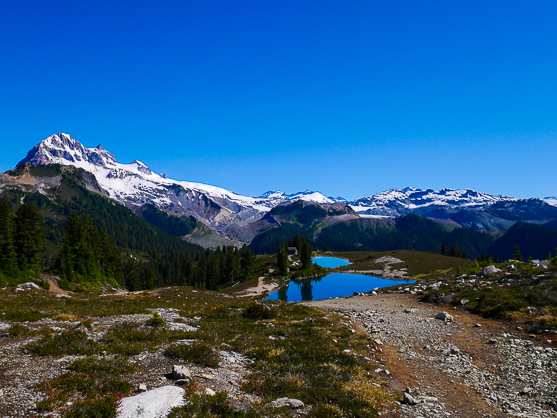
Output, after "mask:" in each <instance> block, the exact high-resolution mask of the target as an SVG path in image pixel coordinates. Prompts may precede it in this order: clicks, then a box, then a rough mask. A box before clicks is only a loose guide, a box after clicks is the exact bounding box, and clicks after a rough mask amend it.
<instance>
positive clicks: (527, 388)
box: [520, 386, 534, 395]
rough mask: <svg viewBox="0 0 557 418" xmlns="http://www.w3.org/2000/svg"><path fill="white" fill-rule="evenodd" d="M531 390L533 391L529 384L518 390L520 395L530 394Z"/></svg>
mask: <svg viewBox="0 0 557 418" xmlns="http://www.w3.org/2000/svg"><path fill="white" fill-rule="evenodd" d="M532 392H534V388H532V387H530V386H525V387H524V389H522V390H521V391H520V394H521V395H530V394H532Z"/></svg>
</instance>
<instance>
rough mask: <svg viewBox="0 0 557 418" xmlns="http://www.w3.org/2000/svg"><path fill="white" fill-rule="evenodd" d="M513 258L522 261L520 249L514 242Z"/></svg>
mask: <svg viewBox="0 0 557 418" xmlns="http://www.w3.org/2000/svg"><path fill="white" fill-rule="evenodd" d="M513 260H516V261H522V254H520V249H519V248H518V245H516V244H514V253H513Z"/></svg>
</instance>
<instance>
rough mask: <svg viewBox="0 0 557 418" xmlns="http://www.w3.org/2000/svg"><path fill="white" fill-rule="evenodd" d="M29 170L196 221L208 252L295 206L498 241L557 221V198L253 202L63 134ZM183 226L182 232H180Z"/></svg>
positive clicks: (285, 197) (429, 194)
mask: <svg viewBox="0 0 557 418" xmlns="http://www.w3.org/2000/svg"><path fill="white" fill-rule="evenodd" d="M26 164H33V165H42V166H44V165H51V164H60V165H64V166H73V167H77V168H80V169H82V170H84V172H86V173H88V174H87V176H86V177H87V178H88V180H87V184H86V185H85V187H87V188H89V189H90V190H94V191H96V192H97V193H100V194H102V195H104V196H107V197H109V198H111V199H113V200H115V201H117V202H118V203H121V204H122V205H124V206H126V207H127V208H129V209H131V210H132V211H134V212H135V213H136V214H138V215H140V216H143V217H145V216H147V217H149V216H150V213H151V212H150V211H149V210H144V209H143V208H144V207H145V206H146V205H148V206H149V205H150V206H152V207H153V208H156V209H157V210H160V211H165V212H166V213H167V214H168V215H171V216H176V215H178V216H186V217H187V216H192V217H194V218H195V219H196V220H197V221H199V222H200V223H202V224H204V225H205V228H199V225H198V227H197V228H196V231H197V233H196V234H195V237H193V236H192V234H190V238H189V239H190V240H193V242H198V243H202V244H203V245H208V246H211V245H212V246H216V245H222V244H223V243H233V244H239V243H249V242H250V240H251V239H253V237H255V236H256V235H257V234H258V233H261V232H263V231H264V230H266V229H268V227H270V226H272V225H273V222H274V220H273V218H272V217H266V214H268V213H269V212H270V211H271V209H273V208H275V207H278V206H280V205H288V204H292V203H293V202H296V201H304V202H313V203H316V204H319V205H335V204H347V205H349V206H350V208H351V210H352V211H353V212H354V213H355V214H358V215H359V216H360V217H366V218H379V219H381V218H395V217H399V216H403V215H408V214H412V213H413V214H418V215H421V216H423V217H426V218H430V219H432V220H435V221H436V222H437V223H438V224H442V225H444V226H445V227H448V228H457V227H465V228H472V229H474V230H477V231H484V232H490V233H494V234H501V233H502V232H504V231H506V230H508V229H509V228H510V227H511V226H512V225H513V224H514V223H515V222H517V221H527V222H534V223H538V224H542V223H546V222H548V221H550V220H552V219H555V218H557V199H556V198H551V197H547V198H544V199H516V198H512V197H508V196H495V195H490V194H487V193H481V192H477V191H474V190H471V189H464V190H454V189H442V190H437V191H435V190H432V189H426V190H421V189H417V188H412V187H407V188H405V189H391V190H387V191H385V192H381V193H377V194H374V195H371V196H368V197H364V198H360V199H356V200H354V201H347V200H346V199H343V198H341V197H337V198H334V197H330V196H329V197H328V196H325V195H324V194H322V193H320V192H317V191H310V190H306V191H304V192H299V193H293V194H286V193H284V192H282V191H269V192H266V193H264V194H263V195H261V196H259V197H248V196H243V195H240V194H237V193H234V192H232V191H229V190H226V189H223V188H220V187H215V186H209V185H205V184H201V183H193V182H187V181H179V180H172V179H168V178H167V177H166V176H165V175H164V174H157V173H155V172H153V171H152V170H151V169H150V168H149V167H148V166H147V165H146V164H144V163H143V162H141V161H138V160H135V161H133V162H132V163H130V164H123V163H119V162H118V161H117V159H116V158H115V156H114V155H112V154H111V153H110V152H108V151H107V150H105V149H104V148H103V147H102V146H101V145H98V146H97V147H96V148H86V147H85V146H83V145H82V144H80V143H79V142H78V141H77V140H75V139H74V138H72V137H71V136H70V135H68V134H63V133H60V134H57V135H51V136H49V137H48V138H46V139H45V140H43V141H41V142H40V143H39V144H37V145H36V146H35V147H33V149H31V150H30V151H29V153H28V154H27V156H26V158H24V159H23V160H21V161H20V162H19V164H18V166H19V167H23V166H25V165H26ZM84 178H85V177H84ZM149 219H150V220H151V222H155V221H156V222H162V223H163V225H164V226H165V227H166V228H167V229H168V228H170V226H169V225H175V226H176V225H178V224H179V222H178V223H177V222H175V221H176V220H175V219H172V218H169V219H163V218H161V217H153V216H150V217H149ZM188 222H189V221H186V223H188ZM184 226H185V225H184V224H181V225H180V227H179V228H178V230H182V229H181V228H182V227H184ZM184 230H188V228H187V227H186V228H185V229H184ZM176 233H177V232H176Z"/></svg>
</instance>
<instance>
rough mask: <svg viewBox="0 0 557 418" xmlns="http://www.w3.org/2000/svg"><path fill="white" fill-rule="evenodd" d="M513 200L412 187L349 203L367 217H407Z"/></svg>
mask: <svg viewBox="0 0 557 418" xmlns="http://www.w3.org/2000/svg"><path fill="white" fill-rule="evenodd" d="M509 200H515V199H513V198H512V197H507V196H493V195H490V194H487V193H480V192H476V191H475V190H470V189H465V190H453V189H442V190H438V191H434V190H432V189H427V190H421V189H415V188H413V187H407V188H405V189H402V190H401V189H391V190H387V191H385V192H381V193H377V194H374V195H373V196H370V197H364V198H361V199H357V200H355V201H353V202H350V205H351V206H352V208H353V209H354V210H355V211H356V212H358V213H365V214H369V215H387V216H400V215H406V214H408V213H416V212H420V211H422V212H427V211H433V210H436V209H439V208H451V209H460V208H474V207H476V208H477V207H484V206H487V205H491V204H494V203H498V202H502V201H509Z"/></svg>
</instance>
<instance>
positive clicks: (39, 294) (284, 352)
mask: <svg viewBox="0 0 557 418" xmlns="http://www.w3.org/2000/svg"><path fill="white" fill-rule="evenodd" d="M13 294H14V292H13V290H10V289H8V290H5V291H2V290H0V318H2V317H5V316H6V314H7V313H8V312H9V311H11V310H12V309H13V310H14V311H19V312H21V311H23V310H24V309H25V308H27V309H32V310H33V311H35V312H37V313H39V314H40V315H41V316H42V317H50V318H53V317H55V316H56V317H57V318H60V319H62V318H63V319H70V318H71V319H72V320H75V321H74V323H75V324H76V325H77V326H80V329H82V328H83V327H81V324H83V325H84V326H85V328H86V329H89V327H87V325H90V326H91V327H92V324H93V321H95V322H99V321H100V319H99V318H102V317H104V316H109V315H126V314H138V313H141V314H146V313H149V314H151V312H152V311H149V309H157V308H174V309H176V310H177V312H178V313H179V314H180V316H181V317H182V318H184V320H186V321H188V320H189V319H188V318H194V317H197V318H200V319H199V320H196V321H197V324H199V325H200V328H199V330H198V331H192V332H183V331H169V330H167V329H166V328H165V327H163V326H147V325H146V324H136V323H122V324H119V325H113V326H110V327H109V328H104V329H102V326H100V325H97V324H95V331H97V332H98V331H100V330H102V331H104V332H105V334H104V335H103V337H102V338H101V339H100V340H98V341H94V340H92V339H90V338H88V336H87V333H86V332H83V331H81V330H73V331H63V332H60V333H53V334H52V335H46V334H45V333H44V332H43V333H41V335H40V336H39V338H38V339H36V340H34V341H33V342H31V343H28V344H27V345H26V349H27V350H29V352H31V353H32V354H34V355H41V356H50V357H60V356H63V355H84V356H87V357H86V358H85V359H81V360H77V361H75V362H74V363H72V364H71V365H70V367H69V370H68V372H67V373H64V374H62V375H60V376H58V377H57V378H55V379H52V380H48V381H45V382H43V383H42V384H41V386H40V388H39V389H40V390H41V391H42V392H43V393H46V394H47V398H46V399H45V400H43V401H41V403H40V405H41V408H43V409H44V410H45V411H46V410H49V409H50V410H54V411H58V412H59V413H60V414H61V415H62V416H87V415H90V416H95V414H98V415H96V416H111V415H110V414H112V412H113V411H114V402H116V401H117V397H118V396H120V395H118V392H120V393H126V394H127V393H129V391H130V390H131V386H130V383H129V382H128V380H129V377H128V376H131V375H132V374H133V373H135V372H133V371H131V369H129V368H127V367H128V366H127V365H128V364H129V360H130V357H131V356H134V355H136V354H138V353H140V352H142V351H145V350H149V351H152V352H155V351H158V350H164V351H165V352H166V353H167V355H171V356H176V357H180V358H186V359H188V361H191V362H192V363H197V364H201V365H203V366H209V367H216V366H217V365H218V359H219V356H218V354H217V353H216V352H215V351H216V350H215V348H216V347H227V348H226V349H228V350H234V351H236V352H239V353H240V354H243V355H245V356H247V357H249V358H251V359H253V360H254V362H253V363H251V364H249V365H248V366H247V367H248V368H249V374H248V375H247V376H246V378H245V379H244V382H245V383H244V385H243V387H242V389H243V390H244V391H245V392H246V393H248V394H253V395H257V396H259V397H260V398H262V399H263V400H264V401H263V402H262V403H261V404H255V405H253V407H254V408H255V409H254V411H252V412H245V413H238V414H237V415H230V414H231V412H230V403H229V402H230V400H227V399H224V398H221V397H222V396H223V395H219V396H221V397H214V398H207V397H203V396H201V395H196V396H199V398H198V397H193V398H192V399H195V402H193V403H192V405H193V404H196V405H198V406H196V408H198V409H197V412H194V413H192V414H190V415H191V416H239V417H240V416H263V415H265V416H269V417H274V416H285V414H287V413H290V412H288V411H286V412H285V411H279V410H275V409H273V408H271V407H269V406H268V405H269V402H270V401H272V400H275V399H277V398H279V397H283V396H288V397H291V398H296V399H300V400H302V401H303V402H304V403H305V404H306V405H310V406H311V407H312V409H311V412H309V415H308V416H310V417H311V416H313V417H317V416H327V417H335V416H338V417H340V416H362V417H363V416H377V414H378V412H379V411H381V409H382V408H383V407H384V405H387V404H390V403H391V402H392V401H393V398H392V397H391V396H390V395H389V394H388V393H387V392H386V391H385V390H384V389H383V388H378V387H375V386H374V385H372V383H373V382H374V381H373V378H372V377H371V375H368V374H367V373H369V372H370V370H372V369H373V367H372V365H371V363H370V362H369V361H368V360H365V359H364V356H367V357H370V358H373V352H372V351H371V350H370V349H371V348H373V343H372V341H371V340H370V339H369V338H368V336H367V334H365V333H364V332H360V331H358V332H356V333H355V334H354V333H352V332H350V331H349V330H348V328H347V325H346V322H347V321H348V320H347V319H346V318H344V317H340V316H338V315H335V314H328V315H327V314H325V313H323V312H321V311H318V310H316V309H314V308H310V307H305V306H301V305H295V304H287V303H282V302H277V301H274V302H270V303H268V304H269V306H270V308H271V312H272V315H270V316H269V317H267V316H266V314H265V313H262V312H254V313H253V314H248V315H245V314H246V313H247V312H251V310H252V309H253V308H251V307H252V306H254V305H253V301H249V300H244V299H241V298H231V297H229V296H227V295H224V294H222V293H219V292H213V291H199V290H194V289H192V288H189V287H172V288H165V289H158V290H156V291H151V292H143V293H139V294H136V295H128V296H100V295H95V294H83V293H75V294H72V298H71V299H69V298H56V297H54V296H53V295H51V294H49V293H48V292H44V291H36V292H30V293H28V294H25V295H18V297H13ZM8 307H9V308H8ZM8 309H9V310H8ZM265 312H267V310H266V309H265ZM101 322H102V321H101ZM20 325H21V326H23V325H22V324H20ZM181 339H195V340H196V342H195V343H194V344H192V345H191V346H185V345H181V344H176V341H178V340H181ZM333 339H335V340H336V341H337V342H334V341H333ZM223 344H226V345H223ZM344 350H350V353H345V352H344ZM102 351H105V352H106V353H107V355H106V356H104V357H103V356H99V355H98V353H100V352H102ZM113 355H117V357H116V358H117V359H118V360H116V358H114V359H112V357H113ZM94 394H96V397H95V396H94ZM192 396H193V395H192ZM68 401H71V402H74V404H73V406H72V407H71V408H69V407H67V406H66V402H68ZM111 411H112V412H111ZM207 411H209V412H207ZM176 413H177V414H178V413H182V414H183V415H176V416H188V415H187V414H188V413H189V412H183V411H182V412H176ZM80 414H81V415H80ZM103 414H104V415H103ZM195 414H197V415H195ZM204 414H205V415H204ZM227 414H228V415H227ZM242 414H244V415H242ZM250 414H251V415H250Z"/></svg>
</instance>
